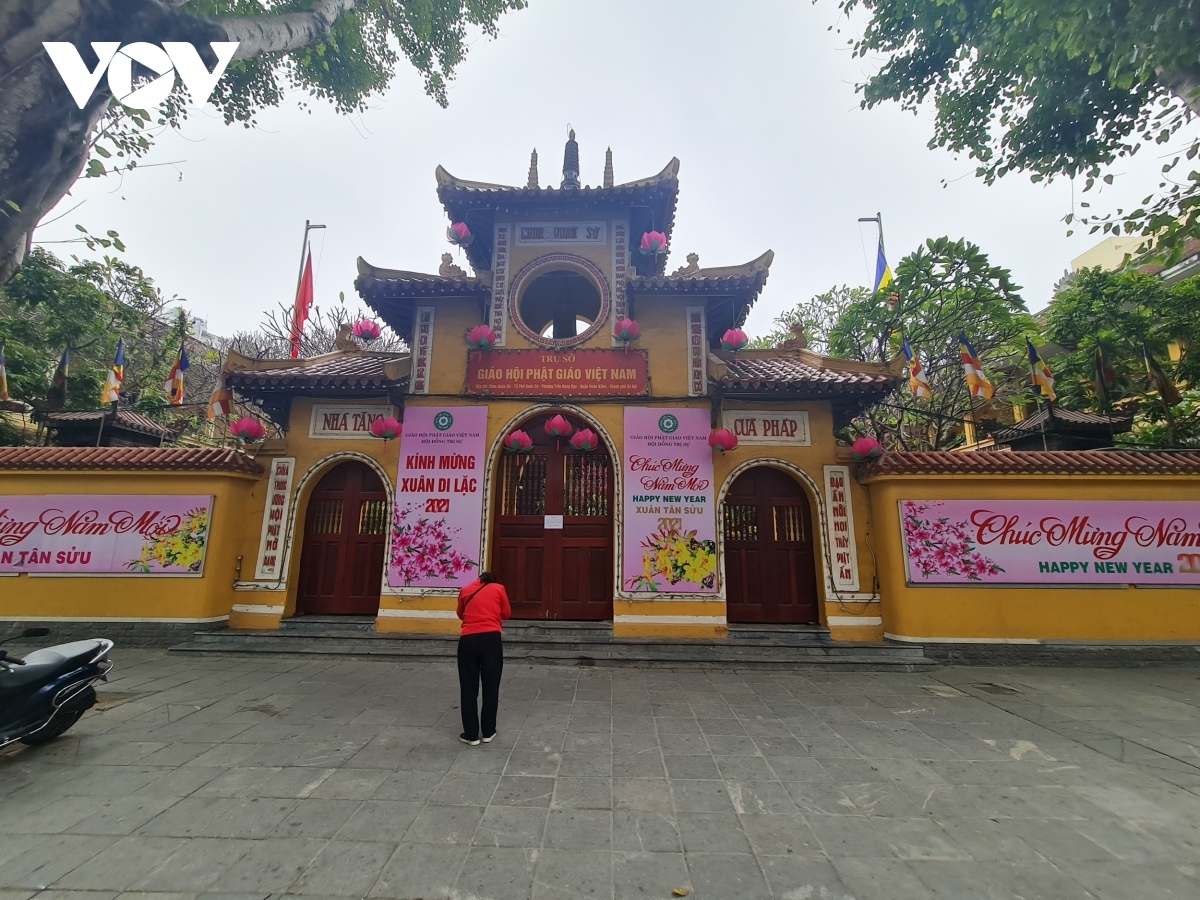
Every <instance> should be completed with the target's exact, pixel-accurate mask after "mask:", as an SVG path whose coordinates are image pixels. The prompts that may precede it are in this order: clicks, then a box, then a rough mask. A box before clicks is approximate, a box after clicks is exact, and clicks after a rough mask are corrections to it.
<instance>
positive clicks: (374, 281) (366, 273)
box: [354, 256, 491, 297]
mask: <svg viewBox="0 0 1200 900" xmlns="http://www.w3.org/2000/svg"><path fill="white" fill-rule="evenodd" d="M354 287H355V288H356V289H357V290H358V292H359V293H360V294H362V295H363V296H364V297H365V296H367V295H368V294H382V295H385V296H388V297H474V296H476V295H482V296H484V297H487V296H490V295H491V288H490V287H489V286H488V285H486V284H484V283H483V282H482V281H480V280H479V279H478V278H472V277H467V276H464V277H462V278H447V277H445V276H443V275H430V274H428V273H425V272H406V271H403V270H401V269H381V268H378V267H376V266H373V265H371V264H370V263H369V262H367V261H366V260H365V259H363V258H362V257H361V256H360V257H359V258H358V278H357V279H356V280H355V282H354Z"/></svg>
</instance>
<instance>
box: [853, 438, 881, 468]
mask: <svg viewBox="0 0 1200 900" xmlns="http://www.w3.org/2000/svg"><path fill="white" fill-rule="evenodd" d="M882 455H883V447H882V446H881V445H880V443H879V441H877V440H875V438H873V437H871V436H870V435H867V436H866V437H860V438H859V439H858V440H857V441H855V442H854V443H853V444H851V445H850V456H851V458H853V459H854V460H855V461H857V462H866V461H867V460H869V459H878V458H879V457H881V456H882Z"/></svg>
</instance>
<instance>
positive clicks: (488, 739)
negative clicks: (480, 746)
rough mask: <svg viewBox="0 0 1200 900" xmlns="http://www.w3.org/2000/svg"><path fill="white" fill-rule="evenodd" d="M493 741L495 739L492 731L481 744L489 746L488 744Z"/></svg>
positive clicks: (494, 733)
mask: <svg viewBox="0 0 1200 900" xmlns="http://www.w3.org/2000/svg"><path fill="white" fill-rule="evenodd" d="M495 739H496V732H494V731H493V732H492V733H491V734H489V735H488V736H487V737H485V738H484V739H483V742H484V743H485V744H490V743H491V742H492V741H494V740H495Z"/></svg>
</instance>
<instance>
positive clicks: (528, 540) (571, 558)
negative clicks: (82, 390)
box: [491, 412, 613, 621]
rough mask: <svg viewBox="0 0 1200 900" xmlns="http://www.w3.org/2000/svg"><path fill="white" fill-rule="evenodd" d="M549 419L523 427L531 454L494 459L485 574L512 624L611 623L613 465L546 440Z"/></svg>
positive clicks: (598, 454)
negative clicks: (504, 593)
mask: <svg viewBox="0 0 1200 900" xmlns="http://www.w3.org/2000/svg"><path fill="white" fill-rule="evenodd" d="M554 415H555V413H553V412H550V413H545V414H543V415H540V416H538V417H537V418H534V419H530V420H528V421H526V422H524V423H522V425H521V429H522V430H524V431H525V432H526V433H528V434H529V436H530V437H531V438H532V439H533V451H532V452H530V453H523V454H512V453H503V454H501V456H500V461H499V465H498V469H499V471H498V473H497V478H496V499H495V533H494V540H493V542H492V547H493V549H492V566H491V569H492V572H493V574H495V576H496V577H497V578H498V579H499V580H500V582H501V584H503V585H504V586H505V587H506V588H507V589H508V596H509V599H510V600H511V601H512V608H513V616H514V617H515V618H518V619H575V620H586V621H602V620H605V619H611V618H612V599H613V598H612V565H613V514H612V507H613V471H612V460H611V459H610V458H609V455H608V452H607V450H606V449H605V448H604V445H603V444H601V445H600V447H598V448H597V449H595V450H592V451H589V452H582V451H578V450H575V449H573V448H572V447H571V445H570V443H569V442H568V441H567V440H558V439H555V438H552V437H550V436H549V435H547V434H546V430H545V424H546V420H547V419H549V418H551V417H552V416H554ZM574 421H575V424H576V425H578V420H574ZM558 516H561V517H562V518H561V523H559V522H558V521H557V520H556V518H555V517H558ZM560 524H561V527H554V526H559V525H560ZM547 525H550V526H551V527H549V528H548V527H546V526H547Z"/></svg>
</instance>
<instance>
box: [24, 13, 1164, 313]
mask: <svg viewBox="0 0 1200 900" xmlns="http://www.w3.org/2000/svg"><path fill="white" fill-rule="evenodd" d="M831 26H832V27H833V28H834V30H833V31H830V30H829V29H830V27H831ZM839 28H840V33H838V29H839ZM852 31H853V25H851V26H850V27H849V28H848V27H847V23H846V22H845V20H843V19H840V17H839V15H838V12H837V6H836V3H835V2H834V0H818V2H817V3H816V4H815V5H814V4H811V3H809V2H807V0H742V2H739V3H729V2H727V0H721V2H716V0H659V2H656V3H646V2H637V0H531V6H530V8H529V9H526V10H524V11H521V12H518V13H516V14H513V15H509V16H507V17H505V18H504V19H503V20H502V21H501V22H500V37H499V38H498V39H497V40H494V41H493V40H488V39H485V38H481V39H479V40H477V41H475V42H474V44H473V45H472V47H471V51H470V53H469V55H468V58H467V60H466V61H465V63H464V64H463V65H462V66H461V68H460V69H459V70H458V75H457V78H456V80H455V82H454V83H453V84H452V86H451V90H450V106H449V108H448V109H445V110H443V109H441V108H439V107H438V106H437V105H436V104H435V103H434V102H433V101H432V100H430V99H429V98H428V97H426V96H425V94H424V93H423V91H422V87H421V81H420V79H419V78H418V77H417V76H416V75H415V74H414V73H413V71H412V70H411V68H408V67H407V65H406V64H404V65H402V67H401V68H400V70H399V73H398V77H397V78H396V79H395V80H394V82H393V83H392V85H391V88H390V89H389V91H388V92H387V94H386V95H385V96H383V97H380V98H376V99H375V100H374V101H373V103H372V108H371V109H370V110H369V111H368V112H366V113H364V114H362V115H361V116H353V117H342V116H338V115H336V114H335V113H334V112H333V111H332V110H330V109H329V108H327V107H325V106H322V105H321V104H320V103H319V102H315V101H314V104H313V109H312V112H311V114H310V113H308V112H305V111H301V110H299V109H298V108H297V101H298V100H300V99H305V98H302V97H301V96H300V95H294V96H292V97H291V98H290V102H289V104H288V105H287V106H285V107H284V108H281V109H278V110H271V111H267V112H265V113H263V114H261V115H259V117H258V121H259V125H258V127H257V128H256V129H253V130H247V129H244V128H242V127H241V126H233V127H226V126H225V125H223V124H222V123H221V121H220V119H219V117H218V116H217V115H216V114H215V113H214V111H213V110H212V109H211V108H209V109H208V110H207V111H204V110H199V111H197V112H196V113H195V114H194V115H193V116H192V117H191V119H190V120H189V121H188V123H187V125H186V127H185V128H184V129H183V131H182V132H181V133H175V132H172V133H168V134H166V135H164V136H162V137H161V138H160V139H159V140H158V142H157V144H156V146H155V148H154V150H153V151H152V154H151V156H150V157H149V158H147V159H146V160H145V163H147V164H149V163H177V165H160V166H157V167H153V168H143V169H139V170H138V171H136V172H134V173H132V174H130V175H127V176H125V177H124V178H123V179H122V180H118V179H117V178H113V177H109V178H104V179H98V180H88V181H81V182H80V183H79V184H78V185H77V186H76V188H75V189H74V191H73V192H72V195H71V196H69V197H67V198H66V200H65V201H64V202H63V203H62V204H60V206H59V209H58V210H57V211H56V213H55V214H54V215H58V214H59V213H61V212H64V211H66V210H70V209H71V208H72V207H73V206H75V205H76V204H78V203H80V201H83V203H82V205H81V206H79V207H78V209H75V210H74V211H73V212H70V213H69V214H68V215H66V216H64V217H63V218H61V219H60V220H59V221H58V222H54V223H51V224H49V225H46V226H44V227H42V228H41V229H39V230H38V232H37V234H36V239H37V240H38V241H47V242H51V241H62V240H65V239H69V238H72V237H75V236H77V232H76V231H75V229H74V225H75V223H80V224H83V225H84V226H86V227H87V228H88V229H89V230H90V231H92V232H94V233H102V232H104V231H106V230H108V229H110V228H112V229H116V230H117V231H118V232H120V234H121V237H122V239H123V240H124V241H125V243H126V244H127V245H128V252H127V254H126V258H127V259H128V260H130V261H131V262H134V263H136V264H138V265H140V266H142V267H143V268H144V269H145V270H146V272H147V273H148V274H149V275H150V276H151V277H152V278H154V279H155V281H156V282H157V283H158V284H159V285H160V286H161V287H162V289H163V290H164V291H165V292H166V293H167V294H168V295H172V294H177V295H179V296H180V297H183V298H186V301H187V305H188V307H189V308H190V309H191V310H192V311H193V312H194V313H195V314H196V315H199V316H202V317H206V318H207V319H208V322H209V329H210V330H211V331H213V332H215V333H217V334H225V335H229V334H232V333H233V332H234V331H236V330H238V329H243V328H250V327H253V326H254V325H255V324H256V323H257V322H258V321H259V320H260V319H261V317H262V312H263V311H264V310H266V309H268V308H271V307H273V306H274V305H275V304H277V303H280V302H284V303H290V302H291V301H292V299H293V297H294V292H295V285H296V277H297V269H298V265H299V254H300V241H301V235H302V232H303V228H304V220H305V219H306V218H308V219H312V220H313V221H314V222H319V223H321V224H324V225H326V226H327V230H326V231H325V232H323V233H322V232H315V237H314V241H313V249H314V262H315V263H316V264H317V272H316V293H317V303H318V304H322V303H327V302H337V296H338V292H339V291H345V292H346V294H347V299H348V300H350V299H351V298H355V299H356V295H355V294H354V290H353V282H354V278H355V258H356V257H358V256H362V257H364V258H365V259H366V260H368V261H369V262H371V263H373V264H375V265H378V266H386V267H389V268H399V269H413V270H419V271H428V272H436V271H437V267H438V262H439V258H440V256H441V254H442V253H443V252H444V251H445V250H446V249H448V245H447V244H446V241H445V228H446V225H447V224H448V223H447V220H446V216H445V213H444V211H443V210H442V209H441V206H440V205H439V203H438V201H437V196H436V193H435V182H434V175H433V173H434V169H435V167H436V166H437V165H438V164H439V163H440V164H442V165H444V166H445V167H446V168H447V169H448V170H449V171H450V172H452V173H454V174H455V175H457V176H460V177H463V178H470V179H475V180H482V181H493V182H499V183H503V184H513V185H522V184H524V183H525V176H526V170H527V167H528V164H529V151H530V150H531V149H532V148H534V147H536V148H537V150H538V153H539V156H540V168H541V176H542V184H543V185H546V184H553V185H555V186H557V184H558V182H559V180H560V179H561V168H562V148H563V142H564V140H565V138H566V132H567V125H568V123H570V124H571V125H572V126H573V127H574V128H575V130H576V133H577V138H578V140H579V144H580V157H581V163H582V175H581V177H582V180H583V182H584V183H585V184H597V183H599V181H600V180H601V175H602V171H603V165H604V150H605V148H606V147H612V150H613V157H614V168H615V170H616V179H617V181H618V182H621V181H627V180H632V179H635V178H640V177H644V176H647V175H650V174H654V173H656V172H658V171H659V170H661V169H662V167H663V166H664V165H665V164H666V163H667V161H668V160H670V158H671V157H672V156H678V157H679V159H680V160H681V162H682V167H681V171H680V198H679V208H678V212H677V214H676V220H675V221H676V224H675V231H674V235H673V240H672V248H671V249H672V254H671V257H670V260H669V266H670V268H671V269H674V268H675V267H676V266H679V265H683V264H684V257H685V255H686V254H687V253H689V252H692V251H695V252H697V253H699V254H700V264H701V265H702V266H719V265H731V264H736V263H742V262H745V261H747V260H751V259H754V258H755V257H757V256H758V255H759V254H761V253H762V252H763V251H764V250H766V249H768V248H770V249H772V250H774V251H775V262H774V265H773V266H772V268H771V275H770V279H769V281H768V283H767V287H766V290H765V291H764V292H763V294H762V296H761V297H760V299H759V300H758V304H757V306H756V307H755V309H754V311H753V312H752V314H751V316H750V319H749V322H748V325H747V330H748V331H750V333H751V334H757V333H761V332H763V331H766V330H768V329H769V327H770V324H771V319H772V318H773V317H774V316H775V315H777V314H778V313H779V312H780V311H781V310H783V309H786V308H788V307H790V306H792V305H793V304H795V303H796V302H798V301H801V300H806V299H808V298H809V297H811V296H812V295H814V294H817V293H820V292H822V291H825V290H827V289H829V288H830V287H832V286H834V285H839V284H850V285H858V284H865V283H869V282H870V280H871V277H872V275H873V269H874V258H873V257H874V242H875V239H876V237H875V232H874V228H873V226H869V225H861V226H860V225H859V223H858V221H857V220H858V218H859V217H860V216H870V215H874V214H875V213H876V212H877V211H879V212H882V214H883V220H884V225H885V228H886V239H887V250H888V257H889V259H890V261H891V262H892V264H893V266H894V265H895V263H896V262H897V261H898V260H899V259H900V257H902V256H903V255H905V254H906V253H908V252H910V251H911V250H912V249H913V248H914V247H916V246H917V245H918V244H919V243H920V242H921V241H923V240H924V239H926V238H929V237H937V236H941V235H949V236H951V237H953V238H959V237H965V238H967V239H968V240H970V241H973V242H975V243H977V244H978V245H979V246H980V247H981V248H982V249H983V250H984V252H985V253H987V254H988V255H989V257H990V258H991V260H992V261H993V263H995V264H998V265H1002V266H1005V267H1007V268H1009V269H1011V270H1012V272H1013V275H1014V277H1015V279H1016V281H1017V283H1018V284H1020V285H1022V286H1023V287H1024V291H1023V296H1024V297H1025V299H1026V302H1027V303H1028V305H1029V307H1030V308H1031V309H1034V310H1036V309H1040V308H1041V307H1043V306H1044V305H1045V304H1046V302H1047V300H1048V299H1049V294H1050V289H1051V286H1052V285H1053V283H1054V282H1055V281H1056V280H1057V279H1058V278H1059V277H1060V276H1061V275H1062V273H1063V271H1064V269H1066V268H1067V267H1068V265H1069V263H1070V260H1071V259H1072V258H1073V257H1075V256H1077V255H1079V254H1080V253H1081V252H1083V251H1084V250H1086V249H1087V248H1088V247H1090V246H1092V245H1093V244H1095V243H1096V242H1097V241H1098V240H1099V237H1096V236H1088V235H1086V234H1084V235H1076V236H1075V237H1072V238H1068V237H1066V230H1067V226H1066V225H1064V224H1063V222H1062V218H1063V216H1064V215H1066V214H1067V213H1068V212H1069V211H1070V210H1071V204H1072V189H1071V185H1070V183H1069V182H1067V181H1065V180H1063V181H1059V182H1056V183H1054V184H1052V185H1050V186H1038V185H1032V184H1030V183H1029V181H1028V179H1027V178H1025V177H1023V176H1020V175H1016V176H1009V177H1007V178H1005V179H1003V180H1002V182H1001V183H1000V184H997V185H995V186H992V187H987V186H985V185H984V184H983V183H982V182H980V181H979V180H978V179H976V178H975V177H974V175H973V174H972V172H973V168H974V167H973V166H972V165H971V163H970V161H969V160H967V159H965V158H964V159H956V158H954V157H953V156H951V155H950V154H948V153H944V152H941V151H931V150H929V149H927V147H926V142H927V141H928V140H929V137H930V135H931V133H932V132H931V121H930V120H931V116H930V115H929V114H928V113H925V114H922V115H919V116H913V115H912V114H909V113H903V112H901V111H900V110H899V108H897V107H895V106H889V107H883V108H876V109H874V110H870V111H865V110H862V109H860V108H859V99H858V96H857V95H856V94H855V91H854V85H855V84H856V83H858V82H860V81H862V80H863V78H864V77H865V76H866V75H868V74H869V73H870V71H871V69H872V67H873V66H875V65H877V64H878V62H877V61H871V60H861V59H856V58H854V57H853V56H852V55H851V52H850V50H849V49H848V47H847V38H848V37H849V36H850V34H851V32H852ZM1161 152H1162V151H1156V152H1147V153H1144V154H1141V155H1140V156H1139V158H1138V160H1137V163H1136V164H1135V165H1131V164H1129V163H1122V164H1121V165H1119V166H1118V167H1116V168H1115V169H1114V170H1113V171H1114V172H1115V173H1116V174H1117V175H1118V178H1117V181H1116V184H1115V185H1114V187H1113V188H1109V189H1107V192H1106V194H1104V195H1101V196H1100V197H1098V198H1097V197H1092V198H1085V197H1081V196H1078V195H1077V196H1076V197H1075V198H1074V199H1075V201H1078V200H1080V199H1091V200H1092V201H1093V206H1094V207H1096V206H1098V205H1104V206H1108V205H1112V206H1116V205H1118V201H1126V202H1127V201H1129V200H1130V199H1132V198H1139V197H1141V196H1142V195H1144V194H1145V193H1148V191H1149V189H1150V188H1153V187H1154V185H1155V184H1156V183H1157V178H1156V177H1154V176H1155V173H1156V172H1157V169H1158V166H1159V165H1161V160H1159V159H1158V157H1157V156H1156V153H1161ZM943 180H945V181H946V182H948V183H949V184H948V186H946V187H943V183H942V182H943ZM52 217H53V216H52ZM52 217H51V218H52ZM46 246H47V247H48V249H51V250H53V251H54V252H56V253H57V254H59V255H60V256H69V255H70V254H71V253H72V252H74V253H80V254H86V252H87V251H86V249H85V248H82V247H81V246H79V245H78V244H61V243H47V244H46ZM460 262H464V264H465V261H464V260H460Z"/></svg>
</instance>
